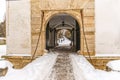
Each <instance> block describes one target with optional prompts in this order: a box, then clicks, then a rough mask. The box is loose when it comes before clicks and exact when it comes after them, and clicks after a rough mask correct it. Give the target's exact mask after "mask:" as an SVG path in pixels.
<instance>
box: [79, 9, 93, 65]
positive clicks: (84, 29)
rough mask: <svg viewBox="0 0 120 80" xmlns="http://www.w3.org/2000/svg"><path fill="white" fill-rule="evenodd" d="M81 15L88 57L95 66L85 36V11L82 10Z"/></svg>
mask: <svg viewBox="0 0 120 80" xmlns="http://www.w3.org/2000/svg"><path fill="white" fill-rule="evenodd" d="M80 13H81V19H82V30H83V36H84V40H85V45H86V49H87V53H88V57H89V59H90V62H91V64H92V65H93V62H92V58H91V56H90V52H89V47H88V42H87V38H86V34H85V27H84V18H83V16H84V15H83V10H80Z"/></svg>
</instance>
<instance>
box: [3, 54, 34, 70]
mask: <svg viewBox="0 0 120 80" xmlns="http://www.w3.org/2000/svg"><path fill="white" fill-rule="evenodd" d="M3 58H5V59H6V60H8V61H10V62H11V63H12V64H13V65H14V66H13V68H15V69H21V68H23V67H24V66H26V65H27V64H28V63H30V62H31V61H32V58H31V57H30V56H3Z"/></svg>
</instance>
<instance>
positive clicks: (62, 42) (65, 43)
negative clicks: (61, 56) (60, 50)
mask: <svg viewBox="0 0 120 80" xmlns="http://www.w3.org/2000/svg"><path fill="white" fill-rule="evenodd" d="M57 43H58V46H70V43H71V41H70V40H69V39H67V38H66V37H65V36H63V38H60V39H59V40H58V41H57Z"/></svg>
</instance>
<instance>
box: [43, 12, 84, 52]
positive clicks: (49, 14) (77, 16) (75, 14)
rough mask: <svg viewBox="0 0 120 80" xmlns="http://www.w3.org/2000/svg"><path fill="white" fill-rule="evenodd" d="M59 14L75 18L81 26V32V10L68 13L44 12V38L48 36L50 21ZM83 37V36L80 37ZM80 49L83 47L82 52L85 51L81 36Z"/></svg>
mask: <svg viewBox="0 0 120 80" xmlns="http://www.w3.org/2000/svg"><path fill="white" fill-rule="evenodd" d="M57 14H68V15H70V16H71V17H73V18H74V19H75V20H76V21H77V22H78V24H79V27H80V28H79V29H80V30H79V31H80V32H81V26H82V20H81V13H80V10H76V11H74V10H68V11H44V18H43V25H42V26H43V29H42V31H43V32H44V36H46V27H47V24H48V22H49V20H50V19H51V18H52V17H54V16H56V15H57ZM80 36H81V35H80ZM45 42H46V38H45V37H44V43H43V45H44V49H46V43H45ZM80 43H81V44H80V47H81V50H83V49H82V48H83V47H82V46H83V40H82V36H81V39H80Z"/></svg>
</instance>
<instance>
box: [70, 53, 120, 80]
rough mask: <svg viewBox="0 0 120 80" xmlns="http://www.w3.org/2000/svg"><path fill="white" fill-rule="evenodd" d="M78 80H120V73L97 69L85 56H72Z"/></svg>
mask: <svg viewBox="0 0 120 80" xmlns="http://www.w3.org/2000/svg"><path fill="white" fill-rule="evenodd" d="M70 57H71V60H72V64H73V71H74V75H75V78H76V80H120V72H116V71H110V72H107V71H103V70H98V69H95V68H94V67H93V66H92V65H91V64H90V63H89V62H88V61H87V60H86V59H85V58H84V57H83V56H81V55H70Z"/></svg>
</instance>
